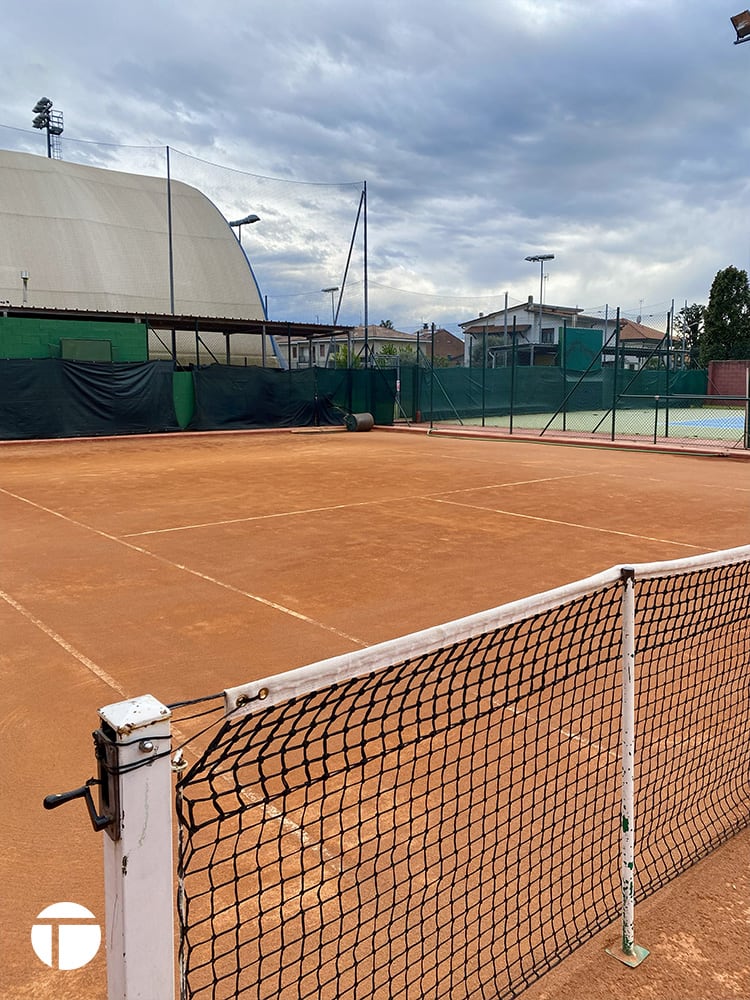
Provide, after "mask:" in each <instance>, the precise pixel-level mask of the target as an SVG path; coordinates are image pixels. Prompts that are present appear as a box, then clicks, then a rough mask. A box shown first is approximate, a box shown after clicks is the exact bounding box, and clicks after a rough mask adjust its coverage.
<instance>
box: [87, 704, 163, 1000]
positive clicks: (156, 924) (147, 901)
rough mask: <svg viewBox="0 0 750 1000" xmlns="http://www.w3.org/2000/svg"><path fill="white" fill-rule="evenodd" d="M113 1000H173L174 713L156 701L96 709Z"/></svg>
mask: <svg viewBox="0 0 750 1000" xmlns="http://www.w3.org/2000/svg"><path fill="white" fill-rule="evenodd" d="M99 716H100V718H101V720H102V725H101V728H100V729H99V730H98V733H97V735H98V736H99V746H100V754H103V755H104V756H105V757H106V763H105V767H104V771H105V778H106V779H107V780H106V783H105V785H103V787H102V795H103V797H104V798H105V799H107V800H108V801H109V804H110V808H111V810H112V813H113V815H114V818H115V822H114V823H113V824H112V825H111V826H110V827H108V828H107V831H106V833H105V836H104V888H105V907H106V933H107V990H108V992H107V996H108V1000H173V998H174V989H175V965H174V882H173V878H174V876H173V870H172V770H171V765H170V756H169V753H170V722H169V720H170V716H171V713H170V711H169V709H168V708H167V707H166V706H165V705H162V704H161V702H159V701H157V700H156V699H155V698H152V697H151V695H143V696H142V697H139V698H132V699H130V700H129V701H122V702H117V703H116V704H113V705H107V706H106V707H104V708H101V709H100V710H99Z"/></svg>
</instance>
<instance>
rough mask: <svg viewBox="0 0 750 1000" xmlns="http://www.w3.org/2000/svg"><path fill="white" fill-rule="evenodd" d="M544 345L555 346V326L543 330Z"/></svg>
mask: <svg viewBox="0 0 750 1000" xmlns="http://www.w3.org/2000/svg"><path fill="white" fill-rule="evenodd" d="M541 342H542V343H543V344H554V342H555V328H554V327H553V326H548V327H545V328H544V329H542V340H541Z"/></svg>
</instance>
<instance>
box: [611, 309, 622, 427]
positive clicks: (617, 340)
mask: <svg viewBox="0 0 750 1000" xmlns="http://www.w3.org/2000/svg"><path fill="white" fill-rule="evenodd" d="M619 353H620V307H619V306H618V307H617V316H616V319H615V363H614V366H613V368H612V440H613V441H614V439H615V435H616V433H617V355H618V354H619Z"/></svg>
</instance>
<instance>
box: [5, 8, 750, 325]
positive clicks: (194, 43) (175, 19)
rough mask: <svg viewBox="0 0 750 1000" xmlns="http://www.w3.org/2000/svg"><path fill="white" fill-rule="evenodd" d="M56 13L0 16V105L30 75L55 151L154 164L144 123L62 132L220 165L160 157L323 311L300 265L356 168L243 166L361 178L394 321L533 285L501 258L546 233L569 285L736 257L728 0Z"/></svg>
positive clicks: (26, 121)
mask: <svg viewBox="0 0 750 1000" xmlns="http://www.w3.org/2000/svg"><path fill="white" fill-rule="evenodd" d="M655 8H656V9H655ZM59 13H60V8H59V5H58V4H53V3H51V2H50V0H48V2H40V3H37V4H35V5H33V10H32V9H29V8H26V9H19V10H17V11H15V12H14V13H13V15H12V16H11V17H10V19H9V23H7V24H6V26H5V27H6V31H5V36H6V57H5V64H6V65H5V68H6V77H7V83H6V87H7V91H6V93H5V95H4V97H5V100H4V106H5V109H6V111H5V116H4V124H5V125H8V126H12V127H14V129H28V127H29V125H30V118H31V115H30V108H31V106H32V105H33V103H34V102H35V100H36V99H37V98H38V97H39V96H41V95H42V94H43V93H44V94H48V96H50V97H52V99H53V100H54V101H55V104H56V105H59V106H60V107H61V108H63V110H64V112H65V117H66V133H65V137H64V141H65V143H66V145H65V149H66V155H67V156H69V157H70V158H78V159H82V160H84V161H86V162H100V163H107V164H109V165H113V166H120V167H122V168H124V169H148V170H149V171H153V170H156V171H158V170H159V169H160V163H161V159H160V158H161V156H162V154H161V153H160V152H159V150H158V149H155V150H151V151H149V150H145V151H136V150H132V149H126V150H123V149H120V148H118V147H117V146H115V145H96V144H84V143H75V142H73V141H72V140H73V139H74V138H78V139H87V140H96V141H98V142H99V143H109V144H116V143H122V144H126V145H130V146H153V147H160V146H161V147H163V146H165V145H170V146H171V147H174V148H176V149H177V150H181V151H183V152H185V153H189V154H192V155H193V156H194V157H196V158H198V159H199V160H207V161H212V162H213V163H216V164H221V165H223V166H224V167H226V168H230V167H231V168H234V170H224V171H222V170H220V169H218V168H217V169H213V168H209V167H206V168H205V169H203V168H201V169H199V168H198V166H197V164H196V163H192V162H191V161H189V160H188V159H187V158H184V159H180V157H179V155H178V156H177V157H176V159H177V160H178V161H179V165H180V167H181V168H182V170H183V173H184V176H183V177H182V178H181V179H184V180H186V181H187V182H189V183H196V184H198V186H201V189H202V190H205V192H206V194H208V195H209V197H211V198H212V199H213V200H214V201H215V202H216V204H217V205H218V206H219V207H220V208H221V209H222V210H224V211H227V212H231V211H233V210H236V209H240V208H244V207H247V205H248V199H251V200H253V204H252V205H251V206H250V207H251V208H253V209H254V210H257V211H259V214H261V215H262V218H263V223H262V225H259V226H257V227H255V228H256V229H257V232H253V234H252V248H251V249H250V251H249V252H250V255H251V258H252V259H253V261H254V264H255V268H256V272H257V273H258V278H259V280H260V283H261V287H262V288H263V289H264V290H267V292H268V294H269V298H270V300H273V298H274V296H275V297H276V299H277V301H279V302H281V301H282V300H283V301H284V303H285V308H289V309H292V310H294V309H307V310H308V312H309V310H310V309H313V310H314V309H315V308H316V306H315V303H316V302H317V308H318V309H320V310H321V311H323V312H325V304H324V303H323V305H321V304H320V302H319V298H320V293H319V291H316V290H317V289H319V288H320V287H323V286H325V285H327V284H330V283H331V282H334V283H337V282H339V281H340V280H341V276H342V271H341V269H342V268H343V263H344V261H345V258H346V252H347V250H348V243H349V240H350V238H351V231H352V226H353V224H354V216H355V213H356V208H357V197H358V194H357V191H358V189H357V187H356V184H355V186H354V188H331V189H330V190H329V189H324V188H320V189H317V188H315V187H314V186H310V188H309V189H308V188H306V187H304V186H303V185H301V184H300V185H288V187H287V189H285V188H284V186H283V184H281V183H280V182H279V183H277V184H276V185H275V186H274V184H273V183H271V182H268V183H265V182H262V181H261V180H258V179H256V178H258V175H263V176H267V177H275V178H279V179H284V178H287V179H288V180H290V181H292V180H293V181H298V182H303V181H304V182H320V183H321V184H322V183H324V182H325V183H329V184H334V183H338V182H341V181H350V182H358V181H361V180H365V179H366V180H367V183H368V194H369V198H368V206H369V251H370V259H369V265H370V278H371V281H372V286H373V303H374V304H373V310H374V311H375V313H376V315H377V319H379V318H381V317H380V315H379V313H380V312H384V313H387V315H389V316H390V318H392V319H393V320H394V322H395V323H396V325H401V326H404V327H406V328H408V326H409V324H414V323H416V322H419V321H421V318H422V317H425V318H429V315H428V314H430V313H432V314H435V313H439V314H440V316H441V317H442V318H443V319H444V320H445V322H448V323H453V324H455V323H456V322H459V321H461V320H463V319H466V318H470V317H471V316H472V315H475V314H476V312H478V311H487V309H488V308H492V307H493V305H495V304H497V303H498V302H501V301H502V299H503V296H504V293H505V291H506V290H508V291H509V292H510V295H511V298H512V299H513V300H514V301H519V300H521V299H523V298H525V297H526V295H528V294H535V295H536V294H538V276H537V273H536V272H535V270H534V268H533V267H531V266H530V265H529V264H527V263H526V262H525V261H524V260H523V257H524V256H525V255H526V254H527V253H529V252H532V251H536V250H538V249H543V250H548V251H550V252H554V253H555V255H556V259H555V261H554V262H553V264H551V266H550V268H549V274H550V276H549V279H548V285H547V291H546V293H545V294H546V297H547V298H548V300H554V301H558V302H564V303H566V304H576V303H577V304H580V305H582V306H586V307H593V306H594V305H596V304H597V303H603V302H609V303H612V304H613V305H616V304H620V305H621V306H622V307H623V308H624V309H633V308H637V307H639V305H640V303H641V301H645V302H646V303H655V304H657V305H660V306H661V305H662V304H664V303H668V302H670V301H671V299H672V298H676V299H677V300H678V303H681V302H682V301H684V300H685V299H688V300H690V301H692V300H697V301H705V300H706V298H707V296H708V291H709V288H710V284H711V281H712V279H713V276H714V274H715V273H716V271H717V270H719V269H720V268H722V267H724V266H726V265H727V264H729V263H733V264H735V265H737V266H739V267H748V265H750V238H748V236H747V232H746V231H747V225H746V223H745V220H744V211H745V204H746V201H745V192H746V189H747V186H748V184H747V181H746V176H747V164H748V162H749V159H748V153H749V149H748V147H749V146H750V129H748V127H747V126H746V125H745V117H746V116H745V103H746V102H745V95H746V93H747V89H746V88H747V84H746V81H747V79H748V74H749V73H750V66H749V65H748V60H750V45H748V46H739V47H735V46H733V45H732V41H733V37H734V36H733V32H732V28H731V25H730V23H729V16H730V15H731V14H733V13H735V11H734V9H731V10H729V9H724V8H723V7H721V6H720V5H718V4H715V3H712V2H709V3H706V2H701V0H684V2H680V3H678V2H676V0H665V2H663V3H661V4H659V5H654V4H653V3H650V2H649V3H647V2H640V0H620V2H619V3H614V2H610V0H605V2H599V3H597V4H592V3H591V2H583V0H578V2H577V0H544V2H542V0H508V2H505V3H503V4H497V3H496V2H492V3H491V2H488V0H487V2H485V0H469V2H468V3H466V4H462V5H456V4H449V3H447V2H445V0H438V2H434V0H433V2H427V0H410V2H407V3H404V2H403V0H400V2H396V0H383V2H382V3H380V4H379V5H378V6H377V7H376V8H373V7H372V6H371V5H368V4H365V3H363V2H362V0H348V2H346V3H345V2H343V0H320V2H314V3H308V4H300V3H299V2H296V0H275V2H270V0H257V2H256V3H254V4H253V5H252V6H251V7H249V6H248V5H247V4H243V3H240V2H239V0H228V2H224V3H221V4H217V5H215V6H214V7H213V8H212V9H211V10H210V12H209V11H208V10H207V8H206V5H205V4H204V3H202V2H198V0H188V2H182V3H180V4H177V3H176V2H174V0H157V2H152V3H149V4H146V3H143V2H142V0H134V2H132V3H131V4H129V5H128V6H127V8H120V9H119V12H118V16H117V19H116V20H115V21H114V22H113V19H112V14H111V9H110V8H104V7H101V5H99V6H97V5H93V4H90V3H83V2H81V0H72V2H71V3H69V4H67V5H66V10H65V17H60V16H59ZM45 23H54V25H55V30H54V31H52V32H48V31H45V32H40V31H39V25H40V24H45ZM2 138H3V141H4V144H5V145H8V146H11V147H12V148H33V143H34V140H35V138H36V137H35V136H34V135H31V136H30V135H29V134H28V133H24V132H16V131H14V130H13V129H11V130H7V129H6V130H3V132H2ZM38 138H39V140H40V141H39V142H38V144H37V147H36V148H38V149H39V151H40V152H43V145H42V142H41V137H38ZM243 172H244V173H243ZM248 175H251V176H248ZM306 199H307V200H308V202H309V199H312V200H313V201H314V202H315V204H311V203H306ZM261 208H262V211H261ZM274 227H275V230H274ZM248 238H249V234H248ZM357 252H358V253H361V250H360V249H358V250H357ZM355 257H356V254H355ZM354 263H356V267H357V268H358V269H361V262H360V261H355V262H354ZM337 269H338V270H337ZM360 279H361V275H360V274H359V272H357V274H356V276H355V277H352V295H351V301H349V300H347V306H348V308H349V311H350V313H351V317H352V321H357V319H358V318H359V314H360V313H361V310H362V306H361V301H360V300H359V299H358V298H357V296H361V290H360V291H357V290H356V289H355V288H354V282H355V280H360ZM395 289H404V293H403V294H402V293H400V292H397V291H395ZM316 295H317V296H318V299H316V298H315V296H316ZM295 303H296V304H295ZM310 303H313V305H312V306H311V305H310ZM284 318H300V319H309V318H310V316H309V314H308V315H293V316H288V317H286V316H285V317H284ZM342 318H345V317H344V316H343V314H342ZM371 318H372V319H375V316H371ZM375 321H377V320H375Z"/></svg>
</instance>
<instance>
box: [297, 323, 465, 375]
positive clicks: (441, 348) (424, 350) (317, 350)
mask: <svg viewBox="0 0 750 1000" xmlns="http://www.w3.org/2000/svg"><path fill="white" fill-rule="evenodd" d="M365 343H366V346H367V354H368V358H369V364H370V365H373V364H380V365H389V366H390V365H395V364H397V363H398V362H399V361H400V362H401V363H402V364H403V363H409V362H411V363H414V364H416V361H417V355H418V354H419V357H420V359H421V363H422V364H429V363H430V358H431V355H432V350H433V349H432V329H431V327H427V328H426V329H425V328H422V329H420V330H418V331H417V332H416V333H405V332H404V331H402V330H395V329H393V328H392V327H385V326H374V325H371V326H368V328H367V337H366V338H365V328H364V327H363V326H356V327H354V328H353V329H352V330H351V331H346V332H345V331H342V330H335V329H331V330H330V331H329V332H327V333H325V334H324V335H321V336H320V337H319V338H316V339H313V338H304V337H291V338H289V339H288V340H284V339H279V341H278V346H279V349H280V351H281V353H282V354H283V355H284V357H285V358H286V359H288V361H289V365H290V367H291V368H309V367H313V366H318V367H323V368H325V367H329V368H330V367H333V366H334V365H335V363H336V362H335V357H336V355H337V353H338V352H339V351H342V349H343V348H346V349H347V350H348V351H350V352H351V356H352V357H353V358H354V359H355V364H358V365H360V366H362V365H364V357H365ZM342 353H343V351H342ZM346 356H347V355H346V354H344V357H346ZM434 356H435V362H436V364H438V363H439V364H440V365H441V366H445V365H446V364H448V365H452V366H455V365H462V364H463V360H464V343H463V341H462V340H461V338H460V337H456V336H454V334H452V333H451V332H450V331H449V330H444V329H436V330H435V346H434Z"/></svg>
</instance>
